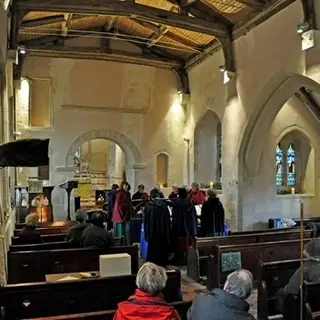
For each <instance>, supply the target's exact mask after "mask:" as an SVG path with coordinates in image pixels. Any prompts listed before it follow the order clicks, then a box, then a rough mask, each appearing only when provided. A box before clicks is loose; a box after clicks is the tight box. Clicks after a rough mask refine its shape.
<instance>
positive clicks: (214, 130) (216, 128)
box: [194, 110, 221, 189]
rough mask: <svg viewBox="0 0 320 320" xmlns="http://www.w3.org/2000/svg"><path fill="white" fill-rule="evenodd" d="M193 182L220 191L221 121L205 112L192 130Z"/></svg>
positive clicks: (210, 112)
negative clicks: (218, 188) (216, 188)
mask: <svg viewBox="0 0 320 320" xmlns="http://www.w3.org/2000/svg"><path fill="white" fill-rule="evenodd" d="M194 180H195V181H196V182H198V183H200V184H201V185H203V186H204V187H208V186H210V185H212V183H214V184H215V186H216V187H219V186H220V189H221V121H220V119H219V118H218V116H217V115H216V113H215V112H213V111H212V110H207V111H206V112H205V114H204V115H203V116H202V118H201V119H200V120H199V122H198V123H197V125H196V127H195V130H194Z"/></svg>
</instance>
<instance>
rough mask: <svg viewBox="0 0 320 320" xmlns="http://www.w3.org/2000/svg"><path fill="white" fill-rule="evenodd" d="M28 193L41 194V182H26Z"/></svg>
mask: <svg viewBox="0 0 320 320" xmlns="http://www.w3.org/2000/svg"><path fill="white" fill-rule="evenodd" d="M28 193H43V181H42V180H28Z"/></svg>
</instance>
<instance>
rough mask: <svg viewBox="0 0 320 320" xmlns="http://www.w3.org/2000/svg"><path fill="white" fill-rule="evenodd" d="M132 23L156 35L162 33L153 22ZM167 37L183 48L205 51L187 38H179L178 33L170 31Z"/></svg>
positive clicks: (135, 20)
mask: <svg viewBox="0 0 320 320" xmlns="http://www.w3.org/2000/svg"><path fill="white" fill-rule="evenodd" d="M131 20H132V21H134V22H135V23H137V24H139V25H141V26H142V27H145V28H147V29H150V30H151V31H153V32H154V34H159V33H160V28H161V27H160V26H157V25H155V24H153V23H151V22H148V21H143V20H142V21H140V20H139V19H131ZM165 36H166V37H167V38H169V39H170V40H173V41H175V42H177V43H179V44H181V45H183V46H186V47H188V48H191V49H193V50H194V51H195V52H201V51H202V50H203V49H202V48H201V47H200V46H199V45H198V44H197V43H195V42H193V41H191V40H188V39H186V38H183V37H181V36H179V35H178V34H176V33H173V32H171V31H169V30H167V31H166V33H165Z"/></svg>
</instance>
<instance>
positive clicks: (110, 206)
mask: <svg viewBox="0 0 320 320" xmlns="http://www.w3.org/2000/svg"><path fill="white" fill-rule="evenodd" d="M118 189H119V186H118V185H117V184H115V183H114V184H113V185H112V187H111V191H109V192H108V210H106V209H107V208H104V210H105V211H108V218H107V225H108V230H111V229H112V228H113V223H112V215H113V209H114V204H115V202H116V197H117V190H118Z"/></svg>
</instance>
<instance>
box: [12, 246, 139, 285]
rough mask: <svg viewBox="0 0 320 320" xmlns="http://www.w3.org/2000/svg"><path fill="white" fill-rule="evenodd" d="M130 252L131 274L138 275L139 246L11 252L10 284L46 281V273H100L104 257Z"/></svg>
mask: <svg viewBox="0 0 320 320" xmlns="http://www.w3.org/2000/svg"><path fill="white" fill-rule="evenodd" d="M115 253H128V254H129V255H130V256H131V272H132V273H133V274H134V273H137V272H138V247H137V246H122V247H110V248H108V249H106V250H101V249H90V248H82V249H65V250H63V249H61V250H47V251H44V250H40V251H22V252H21V251H20V252H9V253H8V283H9V284H13V283H27V282H41V281H45V275H46V274H55V273H69V272H83V271H95V270H99V256H100V255H102V254H115Z"/></svg>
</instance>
